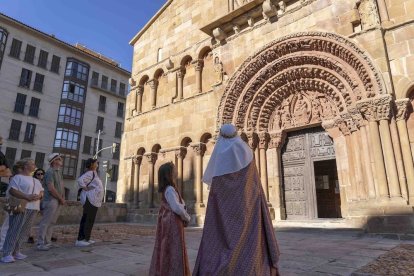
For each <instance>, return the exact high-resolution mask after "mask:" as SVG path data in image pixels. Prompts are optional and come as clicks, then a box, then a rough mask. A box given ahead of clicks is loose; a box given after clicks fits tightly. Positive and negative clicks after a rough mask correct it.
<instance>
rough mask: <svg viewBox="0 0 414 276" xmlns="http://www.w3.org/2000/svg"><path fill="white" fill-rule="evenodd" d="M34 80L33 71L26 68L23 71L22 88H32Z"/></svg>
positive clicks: (21, 77)
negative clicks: (31, 83) (31, 84)
mask: <svg viewBox="0 0 414 276" xmlns="http://www.w3.org/2000/svg"><path fill="white" fill-rule="evenodd" d="M31 80H32V71H30V70H27V69H25V68H23V69H22V74H21V75H20V82H19V86H20V87H25V88H30V82H31Z"/></svg>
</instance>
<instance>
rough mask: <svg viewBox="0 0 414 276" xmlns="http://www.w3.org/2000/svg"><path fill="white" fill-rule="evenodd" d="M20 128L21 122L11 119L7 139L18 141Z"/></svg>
mask: <svg viewBox="0 0 414 276" xmlns="http://www.w3.org/2000/svg"><path fill="white" fill-rule="evenodd" d="M21 128H22V121H19V120H15V119H13V120H12V122H11V125H10V132H9V139H10V140H16V141H18V140H19V136H20V129H21Z"/></svg>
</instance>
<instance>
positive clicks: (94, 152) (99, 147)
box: [93, 138, 102, 156]
mask: <svg viewBox="0 0 414 276" xmlns="http://www.w3.org/2000/svg"><path fill="white" fill-rule="evenodd" d="M97 140H98V139H97V138H95V140H94V143H93V144H94V146H93V155H95V154H96V141H97ZM100 149H102V139H99V146H98V150H100ZM101 155H102V151H101V152H99V153H98V156H101Z"/></svg>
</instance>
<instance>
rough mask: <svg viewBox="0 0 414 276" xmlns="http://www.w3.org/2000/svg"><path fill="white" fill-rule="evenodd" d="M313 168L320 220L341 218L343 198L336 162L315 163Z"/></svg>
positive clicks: (333, 160) (332, 160)
mask: <svg viewBox="0 0 414 276" xmlns="http://www.w3.org/2000/svg"><path fill="white" fill-rule="evenodd" d="M313 168H314V175H315V188H316V202H317V209H318V218H340V217H341V197H340V195H339V182H338V173H337V169H336V160H335V159H330V160H322V161H315V162H313Z"/></svg>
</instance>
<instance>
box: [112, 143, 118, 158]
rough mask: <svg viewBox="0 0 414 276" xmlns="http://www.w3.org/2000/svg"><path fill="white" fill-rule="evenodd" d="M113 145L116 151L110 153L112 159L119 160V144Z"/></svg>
mask: <svg viewBox="0 0 414 276" xmlns="http://www.w3.org/2000/svg"><path fill="white" fill-rule="evenodd" d="M115 144H116V149H117V150H116V151H115V152H114V153H112V158H113V159H117V160H119V151H120V144H119V143H115Z"/></svg>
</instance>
